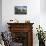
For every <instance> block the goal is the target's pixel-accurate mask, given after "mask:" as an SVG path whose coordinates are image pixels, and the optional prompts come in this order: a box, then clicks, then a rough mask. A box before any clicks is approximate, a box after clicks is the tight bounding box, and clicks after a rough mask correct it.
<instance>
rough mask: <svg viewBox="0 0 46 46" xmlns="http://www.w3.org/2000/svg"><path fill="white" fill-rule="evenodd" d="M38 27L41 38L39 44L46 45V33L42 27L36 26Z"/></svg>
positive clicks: (40, 45)
mask: <svg viewBox="0 0 46 46" xmlns="http://www.w3.org/2000/svg"><path fill="white" fill-rule="evenodd" d="M36 29H37V34H36V35H38V40H39V46H45V35H44V32H43V29H42V27H40V25H39V28H36Z"/></svg>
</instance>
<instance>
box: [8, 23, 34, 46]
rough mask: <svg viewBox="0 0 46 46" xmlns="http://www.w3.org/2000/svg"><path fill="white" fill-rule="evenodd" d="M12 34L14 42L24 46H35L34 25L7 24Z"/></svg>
mask: <svg viewBox="0 0 46 46" xmlns="http://www.w3.org/2000/svg"><path fill="white" fill-rule="evenodd" d="M7 24H8V25H9V27H8V28H9V31H11V33H12V38H13V41H15V42H18V43H22V44H23V45H22V46H33V30H32V29H33V27H32V25H33V23H7Z"/></svg>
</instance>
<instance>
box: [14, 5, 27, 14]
mask: <svg viewBox="0 0 46 46" xmlns="http://www.w3.org/2000/svg"><path fill="white" fill-rule="evenodd" d="M15 14H27V6H15Z"/></svg>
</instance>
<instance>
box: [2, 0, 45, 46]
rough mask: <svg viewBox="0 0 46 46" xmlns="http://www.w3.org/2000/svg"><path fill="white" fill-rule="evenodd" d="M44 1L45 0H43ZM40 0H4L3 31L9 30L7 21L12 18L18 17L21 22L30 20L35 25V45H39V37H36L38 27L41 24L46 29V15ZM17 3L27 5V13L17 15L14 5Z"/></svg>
mask: <svg viewBox="0 0 46 46" xmlns="http://www.w3.org/2000/svg"><path fill="white" fill-rule="evenodd" d="M42 1H43V0H42ZM42 1H41V2H40V0H17V1H16V0H2V26H3V29H2V30H3V31H7V30H8V25H7V22H8V21H9V20H11V19H14V20H15V19H17V20H19V22H25V20H30V22H31V23H34V25H33V45H34V46H38V39H37V37H36V27H38V25H39V24H41V26H42V27H43V29H44V30H46V28H45V27H46V22H45V20H46V15H45V14H44V13H43V12H42V8H43V6H44V5H43V6H42V4H43V2H42ZM16 5H26V6H27V15H15V14H14V7H15V6H16Z"/></svg>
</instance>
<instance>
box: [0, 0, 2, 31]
mask: <svg viewBox="0 0 46 46" xmlns="http://www.w3.org/2000/svg"><path fill="white" fill-rule="evenodd" d="M1 29H2V0H0V31H2V30H1Z"/></svg>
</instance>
